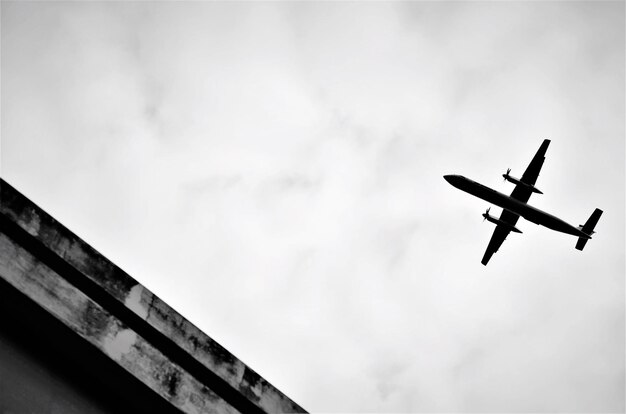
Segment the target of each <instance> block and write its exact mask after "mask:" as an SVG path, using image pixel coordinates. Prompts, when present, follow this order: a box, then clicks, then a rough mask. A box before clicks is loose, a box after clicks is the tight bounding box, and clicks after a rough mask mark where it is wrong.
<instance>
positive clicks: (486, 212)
mask: <svg viewBox="0 0 626 414" xmlns="http://www.w3.org/2000/svg"><path fill="white" fill-rule="evenodd" d="M489 210H491V207H489V208H487V211H485V214H483V217H484V218H483V223H484V222H485V220H487V216H488V215H489Z"/></svg>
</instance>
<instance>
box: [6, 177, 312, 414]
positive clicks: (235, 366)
mask: <svg viewBox="0 0 626 414" xmlns="http://www.w3.org/2000/svg"><path fill="white" fill-rule="evenodd" d="M0 233H2V234H0V246H1V248H0V277H2V278H3V279H5V280H7V281H8V282H9V283H10V284H12V285H13V286H14V287H16V288H17V289H18V290H20V291H21V292H22V293H24V294H26V295H27V296H28V297H29V298H30V299H31V300H33V301H35V302H37V303H38V304H39V305H40V306H42V307H43V308H45V309H46V310H47V311H48V312H50V313H52V314H53V315H54V316H55V317H57V318H58V319H60V320H61V321H62V322H64V323H65V324H66V325H68V326H70V327H71V328H72V329H73V330H75V331H76V333H77V334H79V335H81V336H82V337H83V338H84V339H86V340H87V341H88V342H89V343H91V344H92V345H95V346H96V347H98V348H99V349H100V350H101V351H102V352H104V353H105V354H107V355H108V356H109V357H110V358H111V359H112V360H113V361H115V362H116V363H118V364H120V365H122V366H124V368H126V369H127V370H128V371H130V372H131V373H133V374H134V375H135V376H136V377H138V378H139V379H140V380H142V382H144V383H145V384H146V385H147V386H149V387H150V388H151V389H153V391H154V392H156V393H158V394H159V395H161V396H162V397H163V398H165V399H166V400H168V401H170V403H172V404H173V405H174V406H176V407H177V408H179V409H180V410H182V411H184V412H190V413H191V412H207V410H209V412H245V413H247V412H266V413H288V412H305V410H304V409H303V408H302V407H300V406H299V405H298V404H296V403H295V402H293V401H292V400H290V399H289V398H288V397H287V396H285V395H284V394H283V393H282V392H280V391H279V390H278V389H276V388H275V387H273V386H272V385H271V384H269V383H268V382H267V381H266V380H265V379H263V378H262V377H261V376H260V375H259V374H257V373H256V372H254V371H253V370H252V369H250V368H249V367H248V366H246V365H245V364H243V363H242V362H241V361H240V360H239V359H237V358H236V357H235V356H233V355H232V354H231V353H230V352H228V351H227V350H226V349H225V348H224V347H222V346H221V345H219V344H218V343H217V342H215V341H214V340H213V339H211V338H210V337H209V336H207V335H206V334H204V333H203V332H202V331H200V330H199V329H198V328H197V327H196V326H194V325H193V324H191V323H190V322H189V321H187V320H186V319H185V318H184V317H182V316H181V315H180V314H179V313H177V312H176V311H175V310H173V309H172V308H170V307H169V306H168V305H167V304H166V303H165V302H163V301H162V300H161V299H159V298H158V297H157V296H156V295H155V294H153V293H152V292H150V291H149V290H148V289H146V288H145V287H144V286H142V285H141V284H139V283H138V282H137V281H136V280H134V279H133V278H132V277H131V276H129V275H128V274H127V273H125V272H124V271H123V270H121V269H120V268H119V267H117V266H116V265H115V264H113V263H111V262H110V261H109V260H107V259H106V258H105V257H104V256H102V255H101V254H100V253H98V252H97V251H96V250H95V249H94V248H92V247H91V246H89V245H88V244H87V243H85V242H84V241H83V240H81V239H80V238H79V237H78V236H76V235H75V234H74V233H72V232H71V231H70V230H68V229H67V228H66V227H64V226H63V225H61V224H60V223H59V222H58V221H56V220H55V219H54V218H53V217H51V216H50V215H48V214H47V213H46V212H45V211H43V210H42V209H41V208H40V207H38V206H37V205H35V204H34V203H32V202H31V201H30V200H28V199H27V198H26V197H25V196H23V195H22V194H20V193H19V192H18V191H17V190H15V189H14V188H13V187H12V186H11V185H9V184H8V183H6V182H5V181H4V180H0ZM87 309H89V311H88V312H87V311H86V310H87ZM90 312H91V313H90ZM94 315H96V316H97V317H95V316H94ZM92 319H93V320H92ZM94 322H97V324H98V326H99V327H102V326H104V328H102V329H100V328H98V329H93V327H92V326H91V325H92V324H93V323H94ZM164 378H166V379H165V380H164ZM173 378H175V380H173ZM168 381H169V382H168ZM164 384H165V385H164ZM172 384H173V385H172ZM207 401H209V403H207ZM207 404H208V405H207ZM209 408H210V409H209Z"/></svg>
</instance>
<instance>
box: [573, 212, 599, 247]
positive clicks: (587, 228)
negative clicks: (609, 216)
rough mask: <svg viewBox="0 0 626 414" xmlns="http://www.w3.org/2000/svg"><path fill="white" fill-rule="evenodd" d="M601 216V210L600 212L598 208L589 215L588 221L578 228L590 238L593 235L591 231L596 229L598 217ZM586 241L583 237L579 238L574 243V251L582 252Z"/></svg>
mask: <svg viewBox="0 0 626 414" xmlns="http://www.w3.org/2000/svg"><path fill="white" fill-rule="evenodd" d="M601 215H602V210H600V209H599V208H596V209H595V211H594V212H593V213H591V217H589V220H587V222H586V223H585V225H584V226H581V227H579V228H580V229H581V230H582V231H583V232H584V233H585V234H587V235H589V236H591V235H592V234H593V233H595V232H594V231H593V229H594V228H595V227H596V224H598V220H600V216H601ZM587 240H589V239H586V238H584V237H579V238H578V241H577V242H576V249H577V250H582V249H584V248H585V244H587Z"/></svg>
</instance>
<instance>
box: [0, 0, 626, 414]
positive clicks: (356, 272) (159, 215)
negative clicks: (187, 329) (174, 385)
mask: <svg viewBox="0 0 626 414" xmlns="http://www.w3.org/2000/svg"><path fill="white" fill-rule="evenodd" d="M620 13H621V14H620ZM620 16H623V4H621V3H602V4H593V5H590V4H587V3H537V2H531V3H509V2H506V3H453V2H443V3H428V2H426V3H425V2H416V3H358V4H357V3H222V2H217V3H201V2H198V3H189V2H187V3H177V2H156V3H143V2H131V3H119V2H111V3H108V2H104V3H80V4H79V3H56V2H55V3H7V4H3V13H2V47H3V59H2V74H3V76H2V94H3V108H2V109H3V111H2V150H3V152H2V168H3V177H6V178H7V179H8V180H9V181H10V182H12V183H13V184H15V185H16V186H17V187H18V188H19V189H20V190H21V191H23V192H24V193H25V194H27V195H28V196H29V197H32V198H33V200H34V201H35V202H37V203H39V204H40V205H41V206H42V207H43V208H44V209H46V210H47V211H49V212H50V213H51V214H53V215H54V216H55V217H57V218H59V219H60V220H61V222H63V223H64V224H66V225H67V226H68V227H69V228H70V229H72V230H73V231H75V232H76V233H77V234H79V235H80V236H81V237H83V238H84V239H86V240H87V241H88V242H89V243H91V244H92V245H94V246H95V247H96V248H98V249H99V250H100V251H102V252H103V253H104V254H105V255H106V256H107V257H109V258H110V259H111V260H113V261H114V262H115V263H117V264H118V265H120V266H121V267H122V268H124V269H125V270H127V271H128V272H129V273H130V274H132V275H133V276H134V277H136V278H137V279H138V280H139V281H140V282H142V283H143V284H145V285H146V286H147V287H148V288H150V289H151V290H153V291H155V292H156V294H158V295H159V296H161V297H162V298H163V299H164V300H165V301H166V302H168V303H169V304H170V305H172V306H173V307H174V308H176V309H177V310H179V311H180V312H181V313H182V314H184V315H185V316H186V317H187V318H189V319H190V320H191V321H192V322H194V323H195V324H197V325H198V326H200V327H201V328H202V329H203V330H204V331H205V332H207V333H208V334H209V335H210V336H212V337H214V338H215V339H216V340H218V341H219V342H220V343H222V344H223V345H224V346H225V347H226V348H227V349H229V350H231V351H232V352H234V353H235V355H237V356H238V357H240V358H241V359H242V360H243V361H244V362H246V363H248V364H250V365H251V366H252V367H253V368H254V369H255V370H256V371H258V372H260V373H261V374H262V375H263V376H264V377H266V378H267V379H268V380H269V381H271V382H272V383H274V384H275V385H276V386H277V387H278V388H280V389H281V390H282V391H284V392H285V393H286V394H287V395H289V396H290V397H292V398H294V399H295V400H296V401H298V402H299V403H301V404H302V405H303V406H304V407H306V408H307V409H309V410H311V411H315V412H318V411H319V412H338V411H345V412H357V411H359V412H360V411H363V412H432V411H448V412H450V411H456V412H466V411H467V412H470V411H544V412H552V411H557V410H560V411H577V410H578V411H585V410H586V411H592V410H593V411H602V410H604V411H610V410H620V409H622V410H623V406H624V398H623V397H624V394H623V385H624V370H623V366H624V355H623V349H624V341H623V325H624V324H623V322H624V318H623V315H624V312H623V311H624V298H623V291H624V282H623V274H624V256H623V251H624V237H623V236H624V217H623V214H622V213H621V212H623V211H624V192H623V188H624V180H623V174H618V173H615V170H614V168H615V167H616V166H617V167H620V166H621V168H623V166H624V142H623V136H624V116H623V114H624V110H623V109H624V99H623V97H624V94H623V91H624V87H623V86H624V70H623V69H624V67H623V62H624V47H623V46H624V42H623V32H624V22H623V18H622V17H620ZM543 138H551V139H552V140H553V143H552V145H551V147H550V149H549V152H548V156H547V160H546V163H545V165H544V169H543V170H542V174H541V176H540V178H539V182H538V185H539V188H541V189H542V190H543V191H544V192H545V193H546V194H545V195H543V196H537V197H533V199H531V203H533V204H534V205H537V206H539V207H541V208H545V209H546V210H547V211H548V212H551V213H556V215H558V216H560V217H561V216H562V217H563V218H564V219H566V221H573V220H579V221H580V222H581V223H582V221H583V220H584V219H586V217H588V215H589V214H590V213H591V211H593V208H595V207H596V206H597V207H600V208H603V209H604V210H605V215H604V216H603V218H602V220H601V221H600V223H599V225H598V228H597V230H598V235H597V237H594V240H593V241H592V242H591V243H590V244H589V246H588V247H587V248H586V249H585V252H584V253H583V254H579V252H577V251H574V249H573V244H574V240H573V239H571V238H569V237H568V236H564V235H562V234H557V233H553V232H550V231H547V230H546V229H544V228H538V227H537V226H535V225H534V224H532V223H529V222H520V228H521V229H522V231H524V234H523V235H519V237H516V236H518V235H511V236H509V239H508V240H507V241H506V243H505V244H504V245H503V247H502V248H501V249H500V251H499V252H498V253H497V255H496V256H494V259H493V260H492V262H490V264H489V266H488V267H487V268H484V267H483V266H482V265H481V264H480V263H479V260H480V257H482V254H483V252H484V249H485V246H486V244H487V242H488V240H489V237H490V236H491V233H492V229H493V228H492V227H491V225H490V224H489V225H487V224H482V223H481V217H480V213H482V212H483V211H484V209H485V208H486V207H487V205H486V204H485V203H484V202H482V201H479V200H478V199H473V198H471V197H467V196H466V195H464V194H461V193H459V192H457V191H455V190H454V189H453V188H451V187H450V186H448V185H447V184H446V183H445V181H444V180H443V179H442V177H441V176H442V175H444V174H447V173H453V172H457V173H461V174H466V175H468V176H471V177H473V178H475V179H477V180H478V181H480V182H483V183H484V184H487V185H490V186H492V187H493V188H495V189H498V190H501V191H510V189H511V188H512V187H511V186H510V185H509V184H502V183H501V181H500V180H501V177H500V174H501V173H502V172H504V170H505V169H506V168H507V167H511V168H513V171H514V172H515V171H517V172H518V173H517V174H518V175H521V172H522V171H523V169H524V168H525V167H526V165H527V163H528V162H529V160H530V159H531V157H532V155H533V154H534V151H536V149H537V147H538V145H539V143H540V142H541V139H543ZM607 166H610V168H609V169H607ZM616 189H618V190H616ZM616 212H617V213H616ZM573 224H578V223H573ZM529 258H530V260H529ZM620 387H621V388H620Z"/></svg>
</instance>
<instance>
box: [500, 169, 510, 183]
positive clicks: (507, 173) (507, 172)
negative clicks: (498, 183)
mask: <svg viewBox="0 0 626 414" xmlns="http://www.w3.org/2000/svg"><path fill="white" fill-rule="evenodd" d="M510 172H511V169H510V168H507V170H506V174H502V177H504V181H506V177H507V176H508V175H509V173H510Z"/></svg>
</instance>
